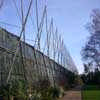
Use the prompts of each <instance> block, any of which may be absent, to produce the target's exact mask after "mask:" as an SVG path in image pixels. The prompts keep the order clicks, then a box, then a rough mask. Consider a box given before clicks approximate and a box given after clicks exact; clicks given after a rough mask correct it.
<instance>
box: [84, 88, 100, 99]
mask: <svg viewBox="0 0 100 100" xmlns="http://www.w3.org/2000/svg"><path fill="white" fill-rule="evenodd" d="M82 98H83V100H100V88H99V87H98V86H86V87H85V88H84V90H83V91H82Z"/></svg>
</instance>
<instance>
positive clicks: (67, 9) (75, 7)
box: [0, 0, 100, 73]
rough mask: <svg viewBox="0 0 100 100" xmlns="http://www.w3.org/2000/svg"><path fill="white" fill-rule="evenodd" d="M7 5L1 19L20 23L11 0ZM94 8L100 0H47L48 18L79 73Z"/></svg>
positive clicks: (0, 16)
mask: <svg viewBox="0 0 100 100" xmlns="http://www.w3.org/2000/svg"><path fill="white" fill-rule="evenodd" d="M7 1H8V0H7ZM19 1H20V0H19ZM44 1H45V0H44ZM6 5H8V6H5V8H4V9H2V11H1V12H0V21H4V22H8V23H12V24H17V25H19V21H17V18H16V15H15V14H14V13H15V9H14V8H13V6H12V4H11V0H9V2H7V3H6ZM17 5H19V4H17ZM26 6H27V5H26ZM42 6H43V5H42ZM94 8H100V0H47V10H48V19H50V18H52V17H53V20H54V23H55V25H56V26H57V28H58V32H59V34H62V37H63V39H64V43H65V45H66V47H67V49H68V51H69V52H70V55H71V56H72V58H73V60H74V62H75V64H76V66H77V69H78V71H79V73H82V72H83V62H82V60H81V55H80V52H81V49H82V47H83V46H84V45H85V42H86V40H87V38H88V36H89V32H88V31H87V29H86V24H87V23H88V22H90V14H91V12H92V10H93V9H94ZM39 10H41V9H39ZM33 16H34V15H33ZM15 22H16V23H15ZM7 27H8V28H10V29H11V30H13V31H14V32H16V31H19V30H18V29H16V31H15V30H14V29H13V28H11V27H10V26H7ZM31 29H32V27H31V28H30V30H31ZM30 30H28V32H30ZM30 36H31V35H30ZM31 37H32V36H31Z"/></svg>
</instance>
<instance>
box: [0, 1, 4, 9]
mask: <svg viewBox="0 0 100 100" xmlns="http://www.w3.org/2000/svg"><path fill="white" fill-rule="evenodd" d="M3 3H4V0H0V9H1V8H2V6H3Z"/></svg>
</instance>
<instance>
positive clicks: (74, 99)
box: [60, 90, 81, 100]
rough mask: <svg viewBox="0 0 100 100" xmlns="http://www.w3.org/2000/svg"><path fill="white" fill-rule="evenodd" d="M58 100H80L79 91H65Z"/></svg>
mask: <svg viewBox="0 0 100 100" xmlns="http://www.w3.org/2000/svg"><path fill="white" fill-rule="evenodd" d="M60 100H81V91H74V90H72V91H67V92H66V93H65V96H64V97H63V98H61V99H60Z"/></svg>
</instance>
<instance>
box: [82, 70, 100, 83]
mask: <svg viewBox="0 0 100 100" xmlns="http://www.w3.org/2000/svg"><path fill="white" fill-rule="evenodd" d="M81 78H82V80H83V82H84V83H85V84H90V85H91V84H95V85H98V84H100V71H99V70H98V69H97V68H96V69H95V71H91V72H89V73H88V74H83V75H81Z"/></svg>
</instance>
